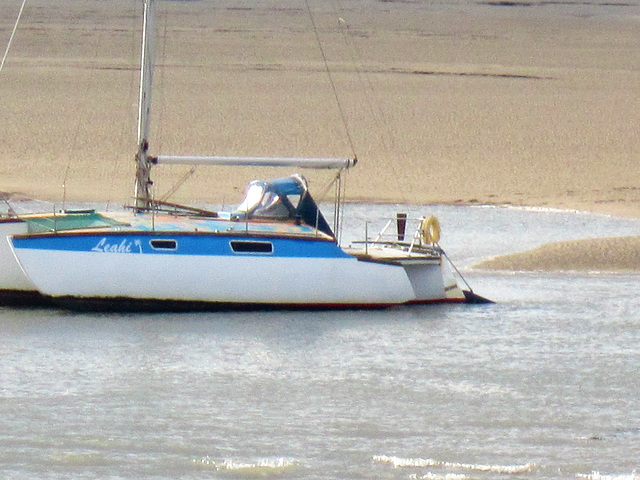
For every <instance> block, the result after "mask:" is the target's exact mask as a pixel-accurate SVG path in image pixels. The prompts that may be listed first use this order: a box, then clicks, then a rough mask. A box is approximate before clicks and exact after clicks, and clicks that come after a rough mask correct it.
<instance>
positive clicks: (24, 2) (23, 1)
mask: <svg viewBox="0 0 640 480" xmlns="http://www.w3.org/2000/svg"><path fill="white" fill-rule="evenodd" d="M26 3H27V0H22V6H21V7H20V12H19V13H18V18H16V23H15V25H14V26H13V31H12V32H11V36H10V37H9V43H8V44H7V49H6V50H5V51H4V56H3V57H2V63H0V72H2V69H3V68H4V62H6V60H7V56H8V55H9V49H10V48H11V43H12V42H13V37H14V36H15V34H16V30H18V23H19V22H20V17H22V12H23V10H24V6H25V4H26Z"/></svg>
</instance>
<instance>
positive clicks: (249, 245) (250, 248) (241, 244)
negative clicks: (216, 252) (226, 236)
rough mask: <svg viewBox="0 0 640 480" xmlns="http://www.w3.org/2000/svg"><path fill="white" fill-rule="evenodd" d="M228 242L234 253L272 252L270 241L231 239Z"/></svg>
mask: <svg viewBox="0 0 640 480" xmlns="http://www.w3.org/2000/svg"><path fill="white" fill-rule="evenodd" d="M230 244H231V250H233V251H234V252H235V253H273V244H272V243H271V242H255V241H246V240H232V241H231V242H230Z"/></svg>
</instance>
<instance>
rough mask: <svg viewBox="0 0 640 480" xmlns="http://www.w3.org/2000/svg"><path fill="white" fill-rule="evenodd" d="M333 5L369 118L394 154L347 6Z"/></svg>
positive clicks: (338, 2)
mask: <svg viewBox="0 0 640 480" xmlns="http://www.w3.org/2000/svg"><path fill="white" fill-rule="evenodd" d="M332 5H333V9H334V12H335V14H336V16H337V17H338V25H339V26H340V33H341V35H342V39H343V41H344V43H345V46H346V49H347V51H348V52H349V56H350V59H351V64H352V66H353V70H354V71H355V72H356V74H357V78H358V81H359V82H360V84H361V85H362V89H361V91H363V92H368V93H369V94H368V95H365V96H364V98H365V100H366V104H367V107H368V110H369V112H370V113H371V115H369V117H368V118H370V119H372V120H373V121H374V122H375V123H376V126H377V128H376V131H379V132H381V135H380V136H379V137H378V138H379V140H380V141H381V142H382V146H383V148H384V149H385V150H386V151H387V152H389V153H390V154H392V155H393V153H394V152H395V151H396V150H397V145H396V142H395V138H394V134H393V131H392V129H391V125H390V124H389V121H388V120H387V116H386V115H385V113H384V110H383V109H382V107H381V106H380V100H379V97H378V95H377V94H376V89H375V88H374V86H373V83H372V82H371V77H370V75H368V74H367V73H370V71H368V70H366V69H364V68H363V67H362V61H361V59H362V53H361V51H360V50H359V49H358V47H357V45H356V43H355V42H353V41H351V40H350V35H349V32H348V29H349V25H348V24H347V23H346V22H345V20H344V18H345V17H346V15H345V14H344V12H345V8H344V7H343V6H342V1H341V0H333V1H332ZM390 166H391V171H392V172H393V178H394V180H395V182H396V185H397V187H398V188H397V191H398V192H400V195H401V198H402V201H403V203H408V201H407V199H406V198H405V196H404V189H403V188H401V185H400V182H399V178H400V176H399V175H398V172H397V170H396V165H395V162H393V161H392V162H390Z"/></svg>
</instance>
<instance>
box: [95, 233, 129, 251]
mask: <svg viewBox="0 0 640 480" xmlns="http://www.w3.org/2000/svg"><path fill="white" fill-rule="evenodd" d="M134 247H135V248H134ZM91 251H92V252H102V253H142V244H141V243H140V240H133V241H131V240H127V239H126V238H125V239H123V240H122V241H121V242H120V243H109V242H107V238H106V237H104V238H102V240H100V241H99V242H98V243H97V245H96V246H95V247H93V248H92V249H91Z"/></svg>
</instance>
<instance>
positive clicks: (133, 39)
mask: <svg viewBox="0 0 640 480" xmlns="http://www.w3.org/2000/svg"><path fill="white" fill-rule="evenodd" d="M137 5H138V2H137V1H136V0H130V5H129V7H128V8H130V11H131V12H132V13H133V14H132V15H130V17H131V24H130V29H129V30H130V32H131V34H130V36H129V37H130V40H129V46H128V48H129V58H130V59H132V63H133V64H134V65H135V64H136V62H137V61H138V60H139V56H140V52H139V50H138V38H137V33H138V19H139V18H141V17H142V13H141V11H140V12H138V10H137V9H138V6H137ZM127 71H130V72H131V73H130V74H129V85H128V88H127V95H126V97H125V98H126V99H127V105H129V101H128V99H131V98H135V97H136V94H137V92H138V88H139V86H138V79H139V74H138V69H137V68H127ZM132 111H133V110H132V109H130V108H123V109H122V121H121V122H120V135H119V137H118V138H119V139H120V140H121V144H120V145H119V147H123V140H124V141H125V142H124V144H126V145H127V146H126V147H124V148H122V149H123V150H128V149H129V145H131V146H133V145H134V144H135V143H131V144H130V143H129V139H130V138H131V132H134V130H133V124H132V122H131V119H132V118H135V117H134V116H132ZM131 150H132V151H133V148H131ZM124 157H126V158H128V156H126V155H125V156H124ZM123 160H124V158H122V157H120V156H117V155H116V156H114V157H113V159H112V162H111V163H112V165H111V175H110V176H109V178H110V179H111V182H110V184H109V188H108V191H107V204H106V210H107V211H109V209H110V208H111V200H112V196H113V189H114V186H115V179H116V178H118V177H119V174H118V172H119V171H122V165H123Z"/></svg>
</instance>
